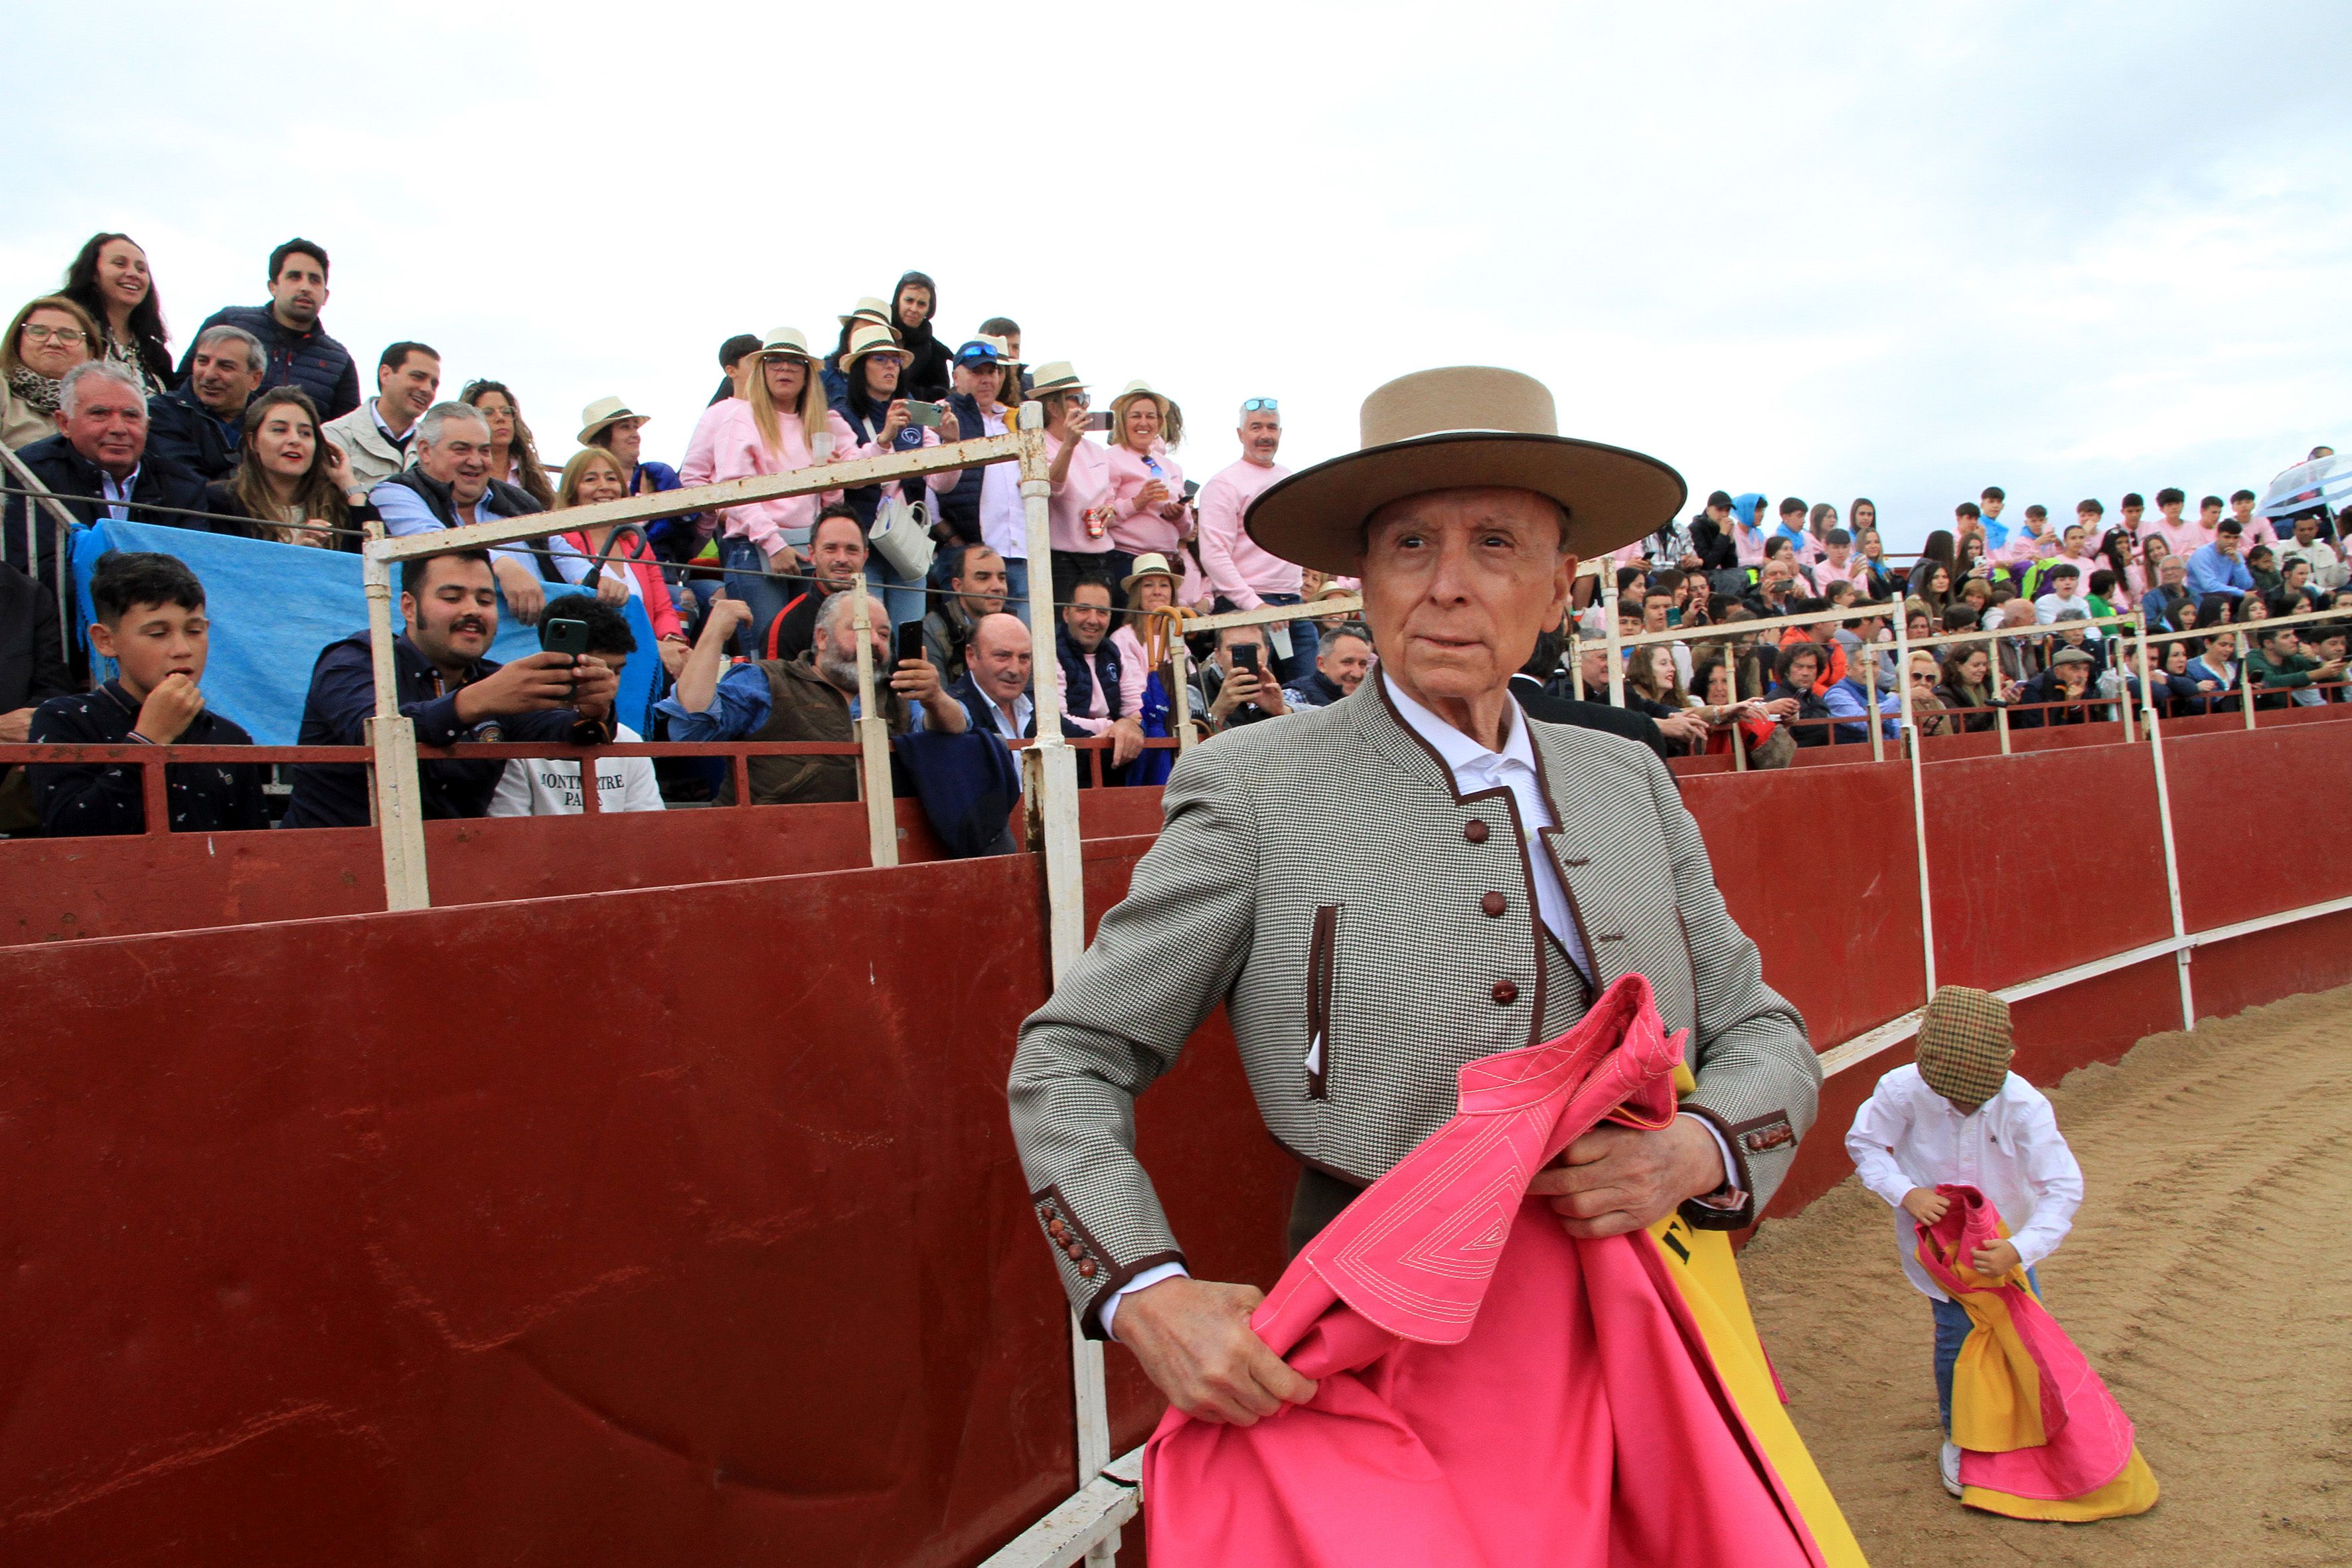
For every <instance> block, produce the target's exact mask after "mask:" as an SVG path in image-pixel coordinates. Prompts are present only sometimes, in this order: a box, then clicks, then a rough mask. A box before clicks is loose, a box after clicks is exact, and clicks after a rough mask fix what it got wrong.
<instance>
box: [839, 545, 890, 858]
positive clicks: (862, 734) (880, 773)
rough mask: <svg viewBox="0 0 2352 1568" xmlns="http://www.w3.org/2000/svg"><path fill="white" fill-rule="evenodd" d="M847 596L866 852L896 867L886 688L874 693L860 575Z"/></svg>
mask: <svg viewBox="0 0 2352 1568" xmlns="http://www.w3.org/2000/svg"><path fill="white" fill-rule="evenodd" d="M850 594H851V598H850V601H849V625H850V628H851V630H852V632H853V633H854V634H855V635H856V638H857V793H858V795H859V796H860V797H861V798H862V799H864V801H865V802H866V851H867V854H868V856H869V858H870V860H871V863H872V864H874V865H876V866H896V865H897V864H898V801H897V799H896V798H895V796H894V795H892V793H891V790H890V721H889V720H888V719H887V718H886V717H885V716H884V714H883V710H882V703H883V701H887V698H883V697H882V693H883V692H884V691H887V690H888V688H887V686H882V687H879V689H877V682H876V680H875V679H874V675H875V671H874V640H873V631H874V616H873V611H872V608H871V604H870V601H868V599H867V598H866V579H865V577H864V576H863V575H860V576H857V577H855V578H853V579H851V581H850ZM893 646H894V647H895V646H896V645H895V644H894V645H893ZM877 699H881V700H877Z"/></svg>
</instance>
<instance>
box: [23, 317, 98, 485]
mask: <svg viewBox="0 0 2352 1568" xmlns="http://www.w3.org/2000/svg"><path fill="white" fill-rule="evenodd" d="M98 342H99V335H98V323H97V322H96V321H91V320H90V319H89V311H87V310H83V309H82V308H81V307H80V306H79V305H77V304H75V303H74V302H73V301H72V300H68V299H66V298H65V297H64V296H63V295H59V294H52V295H49V296H48V297H47V298H46V299H41V300H34V301H33V302H32V303H31V304H29V305H27V306H26V307H25V308H24V309H23V310H19V311H17V312H16V320H15V321H10V322H9V323H8V336H7V338H6V340H5V342H0V446H5V447H7V448H8V449H9V450H10V451H12V452H13V451H15V450H16V449H17V448H18V447H29V446H31V445H32V444H33V443H34V442H36V441H45V440H47V439H48V438H49V437H52V436H54V435H56V434H57V433H58V398H59V397H61V396H62V395H64V392H65V375H66V372H68V371H69V370H71V369H73V367H74V366H76V365H78V364H79V363H82V362H83V361H84V360H87V359H89V358H90V357H91V356H92V355H93V354H94V353H96V352H97V345H98Z"/></svg>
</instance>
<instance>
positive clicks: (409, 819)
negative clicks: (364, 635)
mask: <svg viewBox="0 0 2352 1568" xmlns="http://www.w3.org/2000/svg"><path fill="white" fill-rule="evenodd" d="M360 580H361V583H362V586H363V587H364V589H365V591H366V594H367V608H368V651H369V653H370V655H371V656H372V657H373V660H374V663H375V716H374V717H373V718H372V719H370V720H369V721H367V737H368V745H369V747H370V749H371V750H373V752H374V753H375V755H374V757H373V760H372V763H371V764H370V767H369V770H368V771H369V773H371V774H372V775H373V784H374V793H375V831H376V837H377V839H378V840H379V841H380V842H381V843H382V845H383V907H384V908H385V909H387V910H422V909H430V908H431V907H432V904H433V895H432V888H431V885H430V883H429V882H428V880H427V879H426V877H425V802H424V798H423V785H422V784H421V783H420V781H419V780H418V778H417V774H416V725H415V723H414V722H413V721H411V720H410V719H409V718H408V717H407V716H406V715H404V714H403V713H402V712H401V710H400V664H399V661H398V660H397V659H396V658H394V656H393V648H392V568H391V567H390V566H389V565H388V564H386V563H384V562H383V561H380V560H378V559H376V558H375V557H373V556H369V557H367V558H365V559H364V560H362V562H361V563H360Z"/></svg>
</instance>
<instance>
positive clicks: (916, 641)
mask: <svg viewBox="0 0 2352 1568" xmlns="http://www.w3.org/2000/svg"><path fill="white" fill-rule="evenodd" d="M922 657H923V623H922V622H920V621H908V622H906V623H904V624H903V625H901V626H899V627H898V662H899V663H900V664H905V663H906V662H907V661H908V660H909V659H916V658H922Z"/></svg>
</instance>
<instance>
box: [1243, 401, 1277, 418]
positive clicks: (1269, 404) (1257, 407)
mask: <svg viewBox="0 0 2352 1568" xmlns="http://www.w3.org/2000/svg"><path fill="white" fill-rule="evenodd" d="M1242 412H1243V413H1244V414H1279V413H1281V412H1282V402H1281V400H1280V399H1279V398H1273V397H1253V398H1251V399H1250V400H1249V401H1248V402H1247V403H1244V404H1243V405H1242Z"/></svg>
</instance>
